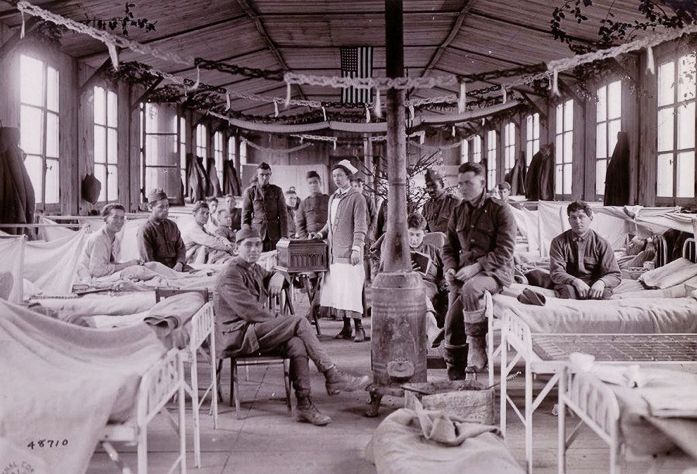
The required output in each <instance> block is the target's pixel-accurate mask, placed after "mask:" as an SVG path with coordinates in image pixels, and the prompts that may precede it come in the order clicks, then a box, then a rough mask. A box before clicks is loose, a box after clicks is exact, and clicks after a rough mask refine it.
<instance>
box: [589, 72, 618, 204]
mask: <svg viewBox="0 0 697 474" xmlns="http://www.w3.org/2000/svg"><path fill="white" fill-rule="evenodd" d="M614 84H619V90H618V94H619V97H614V95H613V97H610V95H611V94H610V92H611V89H610V87H611V86H613V85H614ZM601 91H604V97H605V98H604V99H602V96H601ZM596 97H597V99H598V101H597V102H596V114H595V161H594V163H595V184H594V189H595V200H596V201H602V200H603V198H604V196H605V184H606V183H605V181H603V187H602V192H599V186H600V179H601V177H600V173H599V170H600V167H601V166H604V171H605V172H607V165H608V164H609V163H610V158H612V152H613V151H614V149H615V145H617V132H621V131H622V80H621V79H615V80H609V81H607V82H605V83H604V84H603V85H601V86H600V87H598V88H597V89H596ZM615 100H619V104H620V105H619V115H618V116H616V117H610V114H611V111H612V104H613V101H615ZM601 113H602V115H601ZM601 129H603V133H602V134H601V133H600V130H601ZM602 138H604V143H603V146H604V147H605V153H604V154H603V153H600V151H601V150H600V148H599V147H600V144H601V142H602V141H603V140H602ZM600 155H604V156H600ZM606 176H607V175H606V174H603V177H602V179H603V180H604V179H605V177H606Z"/></svg>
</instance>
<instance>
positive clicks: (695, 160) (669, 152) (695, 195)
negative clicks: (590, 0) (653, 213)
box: [655, 52, 697, 206]
mask: <svg viewBox="0 0 697 474" xmlns="http://www.w3.org/2000/svg"><path fill="white" fill-rule="evenodd" d="M687 56H693V58H694V57H695V52H692V53H688V54H680V53H677V52H676V53H675V54H671V55H670V56H668V57H666V58H664V60H662V61H660V62H659V63H658V65H657V69H656V94H655V96H656V102H655V105H656V157H655V166H656V190H655V191H656V204H657V205H669V206H689V205H694V204H695V203H697V149H696V147H695V145H696V143H695V142H697V137H696V136H695V135H697V131H695V127H697V120H694V122H695V123H693V124H692V126H693V128H692V133H693V136H692V138H693V140H692V142H693V143H692V147H686V148H679V145H678V142H679V140H680V136H679V122H680V116H679V114H680V110H687V107H689V106H690V105H692V108H693V119H694V118H695V117H694V115H695V114H697V111H695V109H697V85H693V86H692V91H691V92H692V96H691V97H689V98H684V96H683V98H682V99H681V98H680V93H681V90H680V89H681V88H682V86H681V85H680V84H681V83H680V82H679V81H680V80H681V78H679V75H680V72H679V71H680V67H679V66H680V61H681V59H682V58H684V57H687ZM668 63H672V64H673V74H672V75H673V78H672V79H673V80H672V82H671V83H670V85H669V86H668V89H670V90H671V91H672V102H670V103H668V104H664V105H660V102H659V100H660V97H661V83H660V77H661V68H662V67H663V66H665V65H666V64H668ZM692 74H693V77H694V70H693V71H692ZM693 81H694V79H693ZM695 82H697V81H695ZM676 84H678V86H677V87H676ZM693 84H694V82H693ZM688 87H689V85H688ZM669 109H672V110H673V113H672V115H671V117H672V124H673V126H672V137H671V141H672V146H671V148H670V149H666V150H664V151H662V150H661V149H660V148H659V146H660V141H661V134H660V123H661V122H660V120H661V117H660V114H661V111H663V110H669ZM682 153H692V167H693V170H694V176H693V177H692V180H691V181H692V182H693V183H694V185H693V188H692V196H691V197H679V196H678V177H679V175H680V171H679V160H678V158H679V155H680V154H682ZM662 156H670V160H671V173H670V175H671V187H672V196H665V195H663V196H661V195H659V186H658V184H659V183H658V181H659V179H658V178H659V173H660V169H659V167H660V159H661V157H662Z"/></svg>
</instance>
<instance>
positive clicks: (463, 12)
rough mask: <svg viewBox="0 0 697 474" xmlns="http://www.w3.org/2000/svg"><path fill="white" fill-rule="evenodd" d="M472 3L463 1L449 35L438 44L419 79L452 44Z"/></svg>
mask: <svg viewBox="0 0 697 474" xmlns="http://www.w3.org/2000/svg"><path fill="white" fill-rule="evenodd" d="M474 2H475V0H465V4H464V5H463V7H462V9H461V10H460V13H459V14H458V15H457V19H456V20H455V24H453V27H452V29H451V30H450V33H448V36H447V37H446V38H445V40H444V41H443V42H442V43H441V44H440V46H438V49H437V50H436V51H435V52H434V53H433V56H431V60H430V61H429V62H428V64H427V65H426V69H424V71H423V72H422V73H421V77H424V76H426V74H427V73H428V72H429V71H430V70H431V69H433V66H435V65H436V63H437V62H438V61H439V60H440V58H441V56H443V53H444V52H445V50H446V49H447V48H448V46H449V45H450V43H452V41H453V40H454V39H455V37H456V36H457V34H458V33H459V32H460V28H462V24H463V23H464V22H465V18H467V15H469V12H470V10H471V9H472V5H473V4H474Z"/></svg>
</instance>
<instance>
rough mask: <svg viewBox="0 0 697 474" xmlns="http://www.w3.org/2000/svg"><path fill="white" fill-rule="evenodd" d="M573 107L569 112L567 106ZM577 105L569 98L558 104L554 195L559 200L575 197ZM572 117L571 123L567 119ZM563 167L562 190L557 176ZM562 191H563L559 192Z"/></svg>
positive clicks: (555, 134)
mask: <svg viewBox="0 0 697 474" xmlns="http://www.w3.org/2000/svg"><path fill="white" fill-rule="evenodd" d="M569 106H570V107H571V110H570V112H569V113H567V108H568V107H569ZM574 109H575V105H574V100H573V99H567V100H564V101H562V102H560V103H559V104H557V106H556V108H555V110H556V124H555V129H554V138H555V142H554V145H555V146H554V197H555V199H556V200H559V201H570V200H571V199H572V197H573V192H574V190H573V165H574V144H573V143H574V112H575V110H574ZM560 116H561V131H560V130H559V120H560ZM568 116H570V117H571V123H570V124H569V123H568V121H567V117H568ZM568 139H570V147H569V149H567V147H566V144H567V140H568ZM560 168H561V190H560V189H559V188H558V187H557V184H558V183H559V180H558V178H557V173H558V170H559V169H560ZM567 169H568V170H569V172H568V175H569V180H568V185H569V186H568V192H566V189H567V187H566V186H565V185H566V184H567V180H566V179H565V177H566V176H567ZM559 191H561V192H559Z"/></svg>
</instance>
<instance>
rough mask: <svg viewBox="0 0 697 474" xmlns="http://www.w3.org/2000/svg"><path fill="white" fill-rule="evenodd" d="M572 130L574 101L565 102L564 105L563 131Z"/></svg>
mask: <svg viewBox="0 0 697 474" xmlns="http://www.w3.org/2000/svg"><path fill="white" fill-rule="evenodd" d="M573 128H574V101H573V100H567V101H566V103H565V104H564V131H565V132H566V131H568V130H573Z"/></svg>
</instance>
